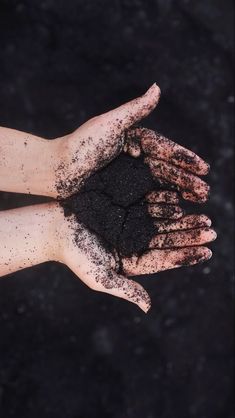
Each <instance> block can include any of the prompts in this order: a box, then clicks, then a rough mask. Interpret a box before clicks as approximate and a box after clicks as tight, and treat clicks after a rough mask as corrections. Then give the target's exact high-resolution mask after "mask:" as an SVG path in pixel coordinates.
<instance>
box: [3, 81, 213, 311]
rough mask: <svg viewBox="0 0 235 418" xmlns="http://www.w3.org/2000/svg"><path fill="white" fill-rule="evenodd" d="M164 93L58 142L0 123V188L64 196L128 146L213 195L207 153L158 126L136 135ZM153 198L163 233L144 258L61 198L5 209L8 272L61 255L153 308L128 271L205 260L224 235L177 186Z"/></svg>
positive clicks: (111, 289)
mask: <svg viewBox="0 0 235 418" xmlns="http://www.w3.org/2000/svg"><path fill="white" fill-rule="evenodd" d="M159 96H160V90H159V88H158V87H157V86H156V85H155V84H154V85H153V86H152V87H151V88H150V89H149V90H148V91H147V93H146V94H145V95H143V96H141V97H139V98H137V99H134V100H133V101H131V102H129V103H126V104H125V105H122V106H120V107H119V108H117V109H115V110H112V111H110V112H107V113H105V114H103V115H101V116H97V117H95V118H92V119H91V120H89V121H88V122H86V123H85V124H84V125H82V126H81V127H80V128H78V129H77V130H76V131H75V132H74V133H72V134H69V135H66V136H64V137H61V138H57V139H54V140H53V141H49V140H45V139H43V138H39V137H36V136H33V135H30V134H26V133H23V132H18V131H15V130H11V129H7V128H0V153H1V154H0V155H1V158H0V190H5V191H11V192H18V193H32V194H39V195H45V196H51V197H54V198H62V197H63V198H64V197H67V196H68V195H70V194H73V193H75V192H77V191H78V190H79V188H80V187H81V186H82V184H83V182H84V180H85V179H86V178H87V177H88V176H90V175H91V174H92V173H93V172H95V171H96V170H97V169H100V168H101V167H103V166H104V165H105V164H107V162H109V161H111V160H112V159H113V158H115V157H116V156H117V155H118V154H119V153H120V152H121V150H122V149H124V151H125V152H128V153H129V154H130V155H132V156H133V157H137V156H138V155H139V154H140V153H141V152H143V153H144V154H145V155H146V162H147V163H148V164H149V166H150V169H151V171H152V173H153V175H156V176H157V177H158V178H160V179H162V180H163V181H166V182H168V183H171V184H174V185H175V186H176V187H177V188H178V190H179V191H180V192H181V194H182V196H183V197H184V198H185V199H189V200H191V201H200V202H202V201H205V200H206V199H207V197H208V190H209V188H208V186H207V184H206V183H205V182H204V181H202V180H201V179H200V177H199V176H202V175H205V174H206V173H207V172H208V165H207V164H206V163H205V162H204V161H203V160H202V159H201V158H199V157H198V156H196V155H195V154H193V153H192V152H191V151H189V150H186V149H185V148H183V147H180V146H179V145H177V144H175V143H173V142H171V141H169V140H168V139H166V138H163V137H160V136H157V135H156V134H155V133H154V132H153V131H149V130H145V129H143V128H135V131H136V132H135V135H134V136H135V138H137V139H138V140H136V139H135V140H133V132H134V131H133V129H131V130H128V128H130V127H131V126H132V125H133V123H135V122H138V121H139V120H141V119H142V118H143V117H145V116H147V115H148V114H149V113H150V112H151V111H152V110H153V109H154V108H155V106H156V105H157V102H158V100H159ZM154 135H155V136H154ZM159 173H160V174H159ZM177 173H179V177H178V178H177ZM146 202H147V204H148V211H149V214H150V215H151V216H153V217H154V218H155V219H156V228H157V230H156V232H157V231H158V233H156V236H155V237H154V238H153V239H152V240H151V242H150V243H149V249H147V250H146V252H145V253H144V254H143V255H142V256H141V257H137V256H132V257H129V258H120V257H119V256H118V255H117V254H116V253H115V251H114V254H111V253H108V252H107V251H106V250H105V249H104V248H103V246H102V244H101V242H100V241H99V239H98V238H97V237H96V236H95V235H93V234H92V233H91V232H89V231H88V230H87V229H86V228H85V227H84V226H83V225H81V224H79V223H78V222H77V221H76V220H75V217H74V215H71V216H69V217H67V218H65V217H64V213H63V209H62V208H61V206H60V205H59V203H58V202H56V201H54V202H50V203H47V204H42V205H34V206H29V207H25V208H20V209H13V210H8V211H2V212H0V236H1V239H0V275H1V276H4V275H7V274H9V273H11V272H15V271H17V270H20V269H22V268H26V267H30V266H33V265H36V264H39V263H42V262H45V261H51V260H54V261H58V262H61V263H65V264H67V265H68V266H69V267H70V269H71V270H72V271H73V272H74V273H75V274H76V275H77V276H78V277H79V278H80V279H81V280H82V281H83V282H84V283H85V284H87V285H88V286H89V287H90V288H91V289H94V290H97V291H102V292H106V293H109V294H112V295H114V296H117V297H120V298H123V299H126V300H128V301H130V302H133V303H135V304H137V305H138V306H139V307H140V308H141V309H142V310H143V311H144V312H147V311H148V310H149V308H150V304H151V302H150V297H149V295H148V294H147V292H146V291H145V290H144V289H143V287H142V286H141V285H140V284H139V283H137V282H135V281H133V280H131V279H128V277H127V276H133V275H141V274H151V273H156V272H159V271H162V270H167V269H171V268H176V267H180V266H181V265H192V264H196V263H198V262H201V261H205V260H207V259H209V258H210V257H211V251H210V250H209V249H208V248H207V247H205V246H204V244H207V243H209V242H211V241H213V240H214V239H215V237H216V234H215V232H214V231H213V230H212V229H211V228H210V225H211V222H210V220H209V219H208V218H207V217H206V216H204V215H189V216H183V212H182V210H181V209H180V207H179V204H178V196H177V194H176V193H174V192H164V191H162V192H151V193H149V194H148V195H147V196H146ZM163 203H164V204H165V205H168V206H170V207H171V209H172V210H171V211H170V212H169V211H168V212H167V213H168V215H167V217H168V218H171V220H170V219H168V220H162V218H164V217H166V216H165V214H164V205H163ZM120 267H122V268H121V270H120Z"/></svg>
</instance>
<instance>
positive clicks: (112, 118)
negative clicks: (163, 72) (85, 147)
mask: <svg viewBox="0 0 235 418" xmlns="http://www.w3.org/2000/svg"><path fill="white" fill-rule="evenodd" d="M159 98H160V89H159V87H158V86H157V85H156V83H154V84H153V85H152V86H151V87H150V89H149V90H147V92H146V93H145V94H144V95H143V96H140V97H137V98H136V99H134V100H131V101H130V102H128V103H125V104H124V105H122V106H119V107H117V108H116V109H114V110H111V111H109V112H107V113H104V114H103V115H102V119H103V123H104V127H105V125H106V126H107V128H108V130H109V131H110V126H111V127H112V130H113V134H114V136H116V135H119V134H121V133H122V132H123V130H124V129H127V128H129V127H130V126H131V125H133V124H134V123H136V122H138V121H140V120H141V119H143V118H145V117H146V116H148V114H149V113H150V112H152V111H153V109H154V108H155V107H156V105H157V103H158V100H159Z"/></svg>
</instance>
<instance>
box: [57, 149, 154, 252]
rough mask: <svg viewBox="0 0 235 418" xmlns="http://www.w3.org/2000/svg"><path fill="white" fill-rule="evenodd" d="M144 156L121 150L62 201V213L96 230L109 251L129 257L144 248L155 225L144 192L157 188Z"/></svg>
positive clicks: (150, 237)
mask: <svg viewBox="0 0 235 418" xmlns="http://www.w3.org/2000/svg"><path fill="white" fill-rule="evenodd" d="M160 189H161V186H160V184H159V183H158V182H157V181H156V180H154V179H153V177H152V175H151V172H150V169H149V167H148V166H147V165H146V164H145V163H144V161H143V158H142V157H139V158H133V157H130V156H128V155H126V154H124V153H122V154H120V156H119V157H118V158H116V159H115V160H113V161H112V162H111V163H109V164H108V165H107V166H106V167H105V168H103V169H102V170H99V171H98V172H96V173H95V174H93V175H92V176H90V177H89V178H88V179H87V180H86V181H85V183H84V185H83V187H82V189H81V190H80V191H79V193H76V194H74V195H73V196H70V197H69V198H67V199H64V200H61V201H60V204H61V205H62V206H63V208H64V214H65V216H66V217H67V216H70V215H71V214H75V216H76V218H77V220H78V222H79V223H82V224H84V225H85V226H86V227H87V228H88V229H90V231H92V232H95V233H96V234H98V236H99V237H100V238H101V239H102V240H103V243H104V245H105V247H106V248H107V249H108V250H112V249H114V248H115V249H116V250H117V251H118V252H119V254H121V255H125V256H130V255H132V254H138V255H139V254H141V253H143V252H144V251H145V250H146V249H147V248H148V244H149V242H150V241H151V239H152V237H153V236H154V234H156V228H155V227H154V223H153V218H152V217H151V216H150V215H149V214H148V211H147V204H146V202H145V195H146V194H147V193H148V192H150V191H152V190H160Z"/></svg>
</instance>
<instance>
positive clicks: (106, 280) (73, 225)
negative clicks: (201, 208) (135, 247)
mask: <svg viewBox="0 0 235 418" xmlns="http://www.w3.org/2000/svg"><path fill="white" fill-rule="evenodd" d="M57 217H58V225H57V229H56V233H55V240H54V242H55V243H57V247H56V248H54V252H55V253H56V254H57V255H56V260H57V261H60V262H62V263H64V264H66V265H67V266H68V267H69V268H70V269H71V270H72V271H73V272H74V273H75V274H76V275H77V276H78V277H79V278H80V279H81V280H82V281H83V282H84V283H85V284H86V285H87V286H89V287H90V288H91V289H93V290H97V291H100V292H105V293H109V294H111V295H114V296H117V297H120V298H123V299H126V300H128V301H130V302H132V303H135V304H137V305H138V306H139V307H140V308H141V309H142V310H143V311H144V312H147V311H148V310H149V308H150V306H151V301H150V297H149V295H148V293H147V292H146V291H145V289H144V288H143V287H142V286H141V285H140V284H139V283H137V282H135V281H133V280H131V279H128V278H127V276H135V275H141V274H152V273H157V272H160V271H163V270H168V269H172V268H177V267H181V266H190V265H194V264H197V263H200V262H203V261H206V260H208V259H209V258H210V257H211V254H212V253H211V251H210V250H209V248H207V247H204V246H203V245H204V244H206V243H209V242H211V241H213V240H214V239H215V238H216V233H215V232H214V231H213V230H212V229H211V228H210V225H211V221H210V220H209V219H208V218H207V217H206V216H205V215H188V216H184V217H182V218H181V219H180V220H171V221H169V220H167V221H156V224H155V225H156V228H157V230H158V233H157V234H156V236H155V237H154V238H153V239H152V240H151V242H150V243H149V249H148V250H147V251H146V252H145V253H144V254H143V255H142V256H140V257H137V256H132V257H129V258H127V257H123V258H121V259H120V258H119V257H118V255H117V254H115V255H112V254H111V253H109V252H107V251H106V250H105V249H104V247H103V246H102V243H101V242H100V241H99V239H98V238H97V236H95V235H93V234H92V233H91V232H90V231H88V230H87V229H86V228H85V227H84V226H82V225H81V224H78V222H77V220H76V218H75V216H74V215H71V216H69V217H67V218H65V217H64V215H63V214H62V212H61V208H60V207H58V208H57Z"/></svg>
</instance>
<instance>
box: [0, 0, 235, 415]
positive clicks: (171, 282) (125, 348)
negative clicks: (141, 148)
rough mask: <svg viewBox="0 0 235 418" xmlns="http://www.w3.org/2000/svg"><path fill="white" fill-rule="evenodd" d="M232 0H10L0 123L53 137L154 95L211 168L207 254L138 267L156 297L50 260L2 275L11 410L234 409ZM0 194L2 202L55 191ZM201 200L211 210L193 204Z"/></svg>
mask: <svg viewBox="0 0 235 418" xmlns="http://www.w3.org/2000/svg"><path fill="white" fill-rule="evenodd" d="M232 8H233V7H232V2H231V1H230V0H226V1H223V2H221V1H218V0H213V1H212V0H208V1H206V2H203V1H198V0H191V1H187V0H177V1H173V0H167V1H163V0H158V1H157V0H148V1H144V0H132V1H129V0H118V1H109V0H100V1H92V0H87V1H83V2H82V1H80V0H77V1H75V0H70V1H67V2H65V1H62V0H41V1H40V2H32V1H29V0H22V1H17V0H2V1H1V4H0V12H1V13H0V20H1V21H0V51H1V66H0V90H1V94H0V109H1V116H0V119H1V121H0V123H1V125H3V126H8V127H12V128H15V129H21V130H24V131H30V132H33V133H35V134H37V135H42V136H44V137H48V138H55V137H56V136H62V135H64V134H66V133H68V132H71V131H72V130H73V129H75V128H77V127H78V126H79V125H80V124H81V123H83V122H85V121H86V120H87V119H88V118H90V117H92V116H95V115H97V114H100V113H102V112H104V111H107V110H109V109H111V108H112V107H114V106H117V105H119V104H121V103H123V102H124V101H126V100H129V99H130V98H133V97H135V96H136V95H139V94H142V93H143V92H144V91H145V90H146V89H147V88H148V87H149V86H150V85H151V84H152V83H153V82H154V81H156V82H157V83H158V84H159V85H160V87H161V90H162V98H161V102H160V104H159V106H158V109H157V110H156V111H155V112H154V113H153V114H152V115H151V116H150V117H149V118H148V119H147V120H146V121H145V122H144V125H145V126H147V127H149V128H151V129H155V130H157V131H160V132H162V133H164V134H165V135H166V136H168V137H170V138H172V139H175V140H176V141H177V142H179V143H181V144H182V145H184V146H186V147H188V148H191V149H192V150H194V151H196V152H197V153H199V154H200V155H201V156H202V157H204V159H206V160H207V161H209V163H210V164H211V167H212V169H211V174H210V175H209V178H208V181H209V183H210V185H211V199H210V202H209V203H208V204H207V205H206V206H203V212H205V213H206V214H208V215H209V216H211V218H212V219H213V223H214V226H215V229H216V231H217V232H218V239H217V240H216V241H215V243H213V245H212V248H213V250H214V257H213V258H212V259H211V260H210V261H209V262H208V263H206V264H202V265H198V266H195V267H193V268H182V269H178V270H172V271H167V272H163V273H160V274H157V275H153V276H151V277H148V276H146V277H142V278H137V279H138V280H139V281H140V282H141V283H142V284H143V285H144V286H145V287H146V289H147V290H148V291H149V293H150V294H151V298H152V308H151V310H150V312H149V314H148V315H144V314H142V313H141V312H140V311H139V310H138V308H137V307H136V306H134V305H131V304H128V303H127V302H125V301H123V300H118V299H115V298H114V297H111V296H108V295H106V294H102V293H96V292H92V291H91V290H90V289H88V288H87V287H86V286H85V285H83V284H82V283H81V282H80V281H79V280H76V279H75V276H74V275H73V273H72V272H71V271H69V269H68V268H67V267H66V266H62V265H59V264H56V263H46V264H43V265H39V266H36V267H34V268H31V269H27V270H23V271H21V272H18V273H14V274H11V275H10V276H9V277H5V278H2V279H1V280H0V306H1V309H0V330H1V334H0V335H1V337H0V417H2V418H10V417H14V418H15V417H17V418H42V417H43V418H54V417H55V418H65V417H66V418H95V417H102V418H142V417H145V418H198V417H199V418H215V417H216V418H220V417H221V418H232V417H233V416H234V415H233V384H232V381H233V376H232V374H233V348H234V347H233V330H234V323H233V319H232V317H233V315H232V314H233V300H232V299H233V298H232V291H231V289H232V271H233V265H232V264H233V251H234V249H233V241H232V236H233V228H232V225H233V196H232V194H233V184H234V179H233V142H232V137H233V107H234V91H233V87H232V86H233V74H234V68H233V58H232V44H233V40H232V39H233V37H232V34H231V32H232V30H231V27H232V20H233V12H232ZM45 200H46V199H44V198H39V197H35V196H24V195H21V194H18V195H15V194H11V193H1V194H0V206H1V209H7V208H13V207H16V206H22V205H27V204H32V203H36V202H41V201H45ZM189 209H191V211H192V210H193V211H198V212H199V211H201V210H202V209H201V207H196V206H193V207H192V206H189Z"/></svg>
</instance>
